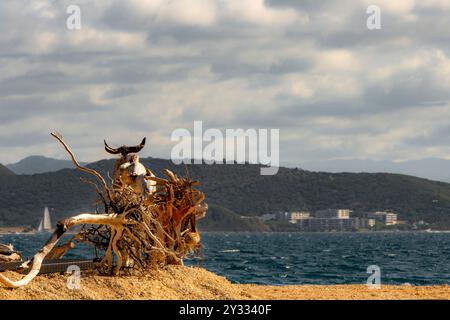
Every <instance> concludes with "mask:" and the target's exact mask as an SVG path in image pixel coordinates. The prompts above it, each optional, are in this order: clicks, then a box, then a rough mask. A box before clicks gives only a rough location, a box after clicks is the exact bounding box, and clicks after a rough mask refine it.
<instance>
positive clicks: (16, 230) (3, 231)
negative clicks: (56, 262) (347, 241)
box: [0, 227, 450, 235]
mask: <svg viewBox="0 0 450 320" xmlns="http://www.w3.org/2000/svg"><path fill="white" fill-rule="evenodd" d="M28 229H29V228H28V227H4V228H0V235H14V234H18V235H19V234H36V231H31V232H30V231H28ZM201 232H202V233H242V232H244V233H297V232H298V233H374V232H375V233H403V232H406V233H409V232H412V233H414V232H425V233H448V232H450V229H448V230H446V229H444V230H434V229H426V230H398V229H393V230H389V229H383V230H352V231H303V230H286V231H277V230H264V231H248V230H201Z"/></svg>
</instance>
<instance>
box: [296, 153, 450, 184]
mask: <svg viewBox="0 0 450 320" xmlns="http://www.w3.org/2000/svg"><path fill="white" fill-rule="evenodd" d="M288 166H289V167H296V166H297V165H294V164H292V165H288ZM297 167H299V168H302V169H304V170H308V171H321V172H332V173H337V172H354V173H361V172H367V173H382V172H384V173H398V174H406V175H411V176H415V177H419V178H424V179H430V180H436V181H443V182H450V160H447V159H441V158H423V159H419V160H407V161H399V162H394V161H390V160H373V159H348V160H340V159H337V160H319V161H306V162H301V163H300V164H299V165H298V166H297Z"/></svg>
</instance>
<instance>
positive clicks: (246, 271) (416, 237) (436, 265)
mask: <svg viewBox="0 0 450 320" xmlns="http://www.w3.org/2000/svg"><path fill="white" fill-rule="evenodd" d="M47 237H48V236H46V235H0V242H2V243H13V244H14V246H15V247H16V248H17V249H18V250H21V251H22V252H23V255H24V256H31V255H33V254H34V252H35V251H36V250H37V249H38V248H39V247H40V246H41V245H42V244H43V243H44V242H45V240H46V238H47ZM202 242H203V248H202V254H201V256H200V257H197V258H190V259H188V260H186V264H187V265H200V266H203V267H205V268H206V269H208V270H210V271H213V272H215V273H217V274H220V275H224V276H226V277H227V278H228V279H230V280H231V281H232V282H236V283H258V284H277V285H278V284H349V283H366V280H367V277H368V276H369V274H367V273H366V270H367V267H368V266H369V265H377V266H379V267H380V269H381V283H384V284H403V283H410V284H415V285H426V284H450V233H420V232H415V233H203V234H202ZM92 256H93V250H92V249H90V248H89V247H78V248H75V249H73V250H72V253H71V254H70V255H68V256H67V258H81V257H92Z"/></svg>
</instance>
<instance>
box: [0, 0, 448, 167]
mask: <svg viewBox="0 0 450 320" xmlns="http://www.w3.org/2000/svg"><path fill="white" fill-rule="evenodd" d="M70 2H71V1H69V0H67V1H48V2H47V3H48V5H49V6H48V9H49V10H52V12H53V13H54V14H55V16H54V17H53V18H48V17H47V18H45V17H42V16H41V15H40V12H39V11H33V10H31V9H29V8H28V7H26V6H27V3H29V2H27V1H18V2H17V3H16V2H14V3H13V2H10V1H3V2H1V3H0V29H1V30H2V33H1V34H0V61H1V62H2V63H1V65H0V72H1V74H2V80H1V82H0V110H1V113H0V148H5V149H8V150H11V148H12V147H13V146H18V148H19V147H24V148H29V150H35V149H31V147H30V144H29V141H32V140H33V139H32V138H33V137H35V139H34V143H35V146H36V147H38V146H41V145H45V144H46V143H48V141H47V140H46V139H47V137H46V135H47V133H48V131H49V130H50V129H52V128H42V127H41V128H39V127H38V124H34V123H33V119H38V118H48V119H51V120H49V123H50V124H47V123H46V124H45V125H54V126H57V127H59V128H60V129H61V130H62V131H64V132H67V134H69V135H70V136H71V138H72V139H74V140H76V141H79V142H78V145H77V149H78V150H79V152H80V154H81V156H82V158H83V159H85V160H95V159H89V157H92V156H91V155H90V153H89V152H91V151H92V148H93V147H94V146H96V145H97V140H98V141H100V142H101V139H102V138H103V137H111V138H112V139H115V140H117V141H120V140H121V139H122V138H123V139H124V138H125V137H127V138H130V139H131V138H133V137H134V136H141V135H142V134H147V135H152V136H154V137H155V139H160V138H161V137H166V138H168V137H169V136H170V132H171V130H173V129H175V128H177V127H178V126H179V125H184V126H189V125H190V124H192V121H194V120H204V121H205V125H207V126H208V127H217V128H226V127H228V128H233V127H242V128H249V127H255V128H280V130H281V139H282V142H281V148H282V150H281V153H282V156H283V158H284V159H285V160H286V159H290V160H293V161H296V159H300V158H302V159H305V158H310V159H314V158H317V159H326V158H333V157H341V156H345V154H349V153H351V154H354V155H355V156H357V157H365V156H366V153H365V152H366V150H365V149H364V148H362V147H361V140H359V139H362V138H361V137H364V136H372V137H373V136H378V135H381V134H382V133H383V127H377V126H376V125H374V124H375V122H376V121H380V120H379V119H389V118H390V117H391V116H392V114H394V113H399V112H401V113H404V114H405V115H414V113H415V112H417V111H418V110H423V108H430V110H431V108H433V107H435V106H441V109H443V110H445V109H446V108H447V109H449V110H447V111H448V115H449V116H450V108H449V107H448V105H449V101H450V97H449V95H450V93H449V92H448V88H447V87H446V86H447V84H448V82H446V81H444V80H445V79H444V80H443V79H441V78H440V77H439V76H438V75H437V74H436V73H437V72H438V71H437V69H436V65H434V64H433V62H432V61H431V60H432V59H431V60H430V61H431V62H427V63H425V64H424V65H422V66H420V67H418V68H416V69H415V70H406V71H394V72H393V73H392V74H391V75H389V76H386V77H385V79H383V80H382V81H381V82H379V83H374V82H373V80H371V77H370V76H368V74H369V73H370V72H371V70H372V68H377V67H385V68H394V67H396V64H397V63H398V61H404V60H407V59H409V58H410V57H412V56H417V55H420V54H421V53H422V52H423V53H424V54H430V55H433V54H436V52H439V53H440V54H441V53H442V55H443V56H444V59H447V60H445V61H448V58H449V56H450V50H449V48H450V46H449V45H448V43H449V40H450V20H449V19H448V12H442V11H440V10H437V9H436V8H433V7H427V8H424V7H420V6H417V8H416V9H414V10H413V12H412V13H413V14H415V15H416V16H417V20H415V21H414V20H411V21H405V20H402V19H399V17H398V16H395V15H391V14H389V13H387V12H383V13H382V23H383V26H382V30H379V31H369V30H367V28H366V27H365V24H366V18H367V15H366V13H365V7H364V5H363V3H362V2H355V1H351V0H345V1H337V0H326V1H312V0H305V1H296V0H277V1H275V0H266V1H265V5H266V9H268V10H272V9H277V10H278V9H294V10H296V11H297V12H299V13H302V14H307V15H308V17H309V22H308V23H306V24H304V23H297V22H295V23H292V24H291V25H287V26H276V25H275V24H276V23H275V22H274V25H271V24H270V23H265V24H262V23H261V24H258V23H254V24H252V23H244V22H242V21H240V20H239V19H233V18H232V17H231V18H230V16H229V15H228V16H226V17H225V16H224V15H223V14H222V13H223V12H221V11H220V10H219V12H217V15H218V18H217V21H216V22H215V23H213V24H211V25H209V26H186V25H183V24H181V23H177V22H176V21H171V22H167V21H165V22H161V21H157V20H156V19H155V18H154V17H153V16H151V15H148V16H145V15H144V13H140V12H136V9H134V8H132V6H131V3H130V2H123V1H115V0H114V1H105V2H93V1H89V0H86V1H81V2H80V5H81V8H82V17H83V18H82V19H83V23H84V24H83V25H84V26H85V28H86V29H82V30H80V31H79V32H80V33H78V34H77V33H70V32H69V31H68V30H67V29H66V28H65V18H66V16H67V15H66V13H65V8H66V7H67V5H68V4H71V3H70ZM35 3H37V2H35ZM42 3H44V2H42ZM23 8H28V9H29V10H28V11H27V10H24V9H23ZM86 30H89V31H91V32H93V34H94V40H92V41H88V42H87V43H89V45H86V43H84V42H83V41H81V42H80V44H77V43H76V42H71V41H67V37H68V36H73V35H85V34H83V32H87V31H86ZM43 32H51V33H52V34H53V35H54V36H55V39H56V44H55V46H54V47H52V48H49V49H48V48H47V49H48V50H43V51H41V52H38V51H37V50H36V48H35V46H36V39H37V37H38V36H39V35H40V34H42V33H43ZM77 32H78V31H77ZM105 32H108V33H109V34H110V33H114V32H129V33H137V32H139V33H143V34H144V35H145V37H146V38H145V41H146V43H144V45H145V47H140V46H137V47H136V48H134V47H133V48H123V47H119V46H117V47H114V43H113V44H112V45H111V46H107V48H105V47H104V43H102V42H101V41H99V43H97V42H96V41H95V36H98V37H99V39H102V36H103V33H105ZM81 38H82V37H81ZM44 49H46V48H44ZM334 49H345V50H347V51H349V52H350V53H352V54H354V55H355V56H356V57H360V58H361V64H362V65H361V66H360V68H359V69H358V68H355V70H352V71H348V72H346V71H345V70H342V69H340V70H334V69H332V68H330V69H329V70H327V69H326V68H320V66H321V63H322V61H320V59H318V57H319V56H320V55H321V54H322V53H324V52H329V51H330V50H334ZM251 57H254V58H253V59H252V58H251ZM16 66H17V67H16ZM340 74H344V75H345V76H348V77H352V79H353V80H354V82H355V83H358V85H360V87H361V93H356V94H354V95H343V96H345V98H343V97H342V96H340V95H339V94H337V93H333V92H332V90H330V92H328V91H327V90H323V89H321V90H322V91H321V92H317V91H314V90H313V91H314V92H313V93H312V96H311V98H301V97H297V96H294V95H292V94H291V93H290V91H289V88H288V87H289V86H290V83H289V80H287V78H289V77H290V76H295V77H296V78H298V79H301V80H305V82H308V81H311V82H312V87H313V89H314V84H315V83H314V81H316V80H315V79H318V80H317V81H319V80H320V79H322V78H326V77H328V76H330V77H333V78H336V79H339V78H340V77H339V75H340ZM442 74H444V76H445V73H444V72H442ZM442 74H441V75H440V76H441V77H442V76H443V75H442ZM447 80H448V79H447ZM336 81H338V80H336ZM277 88H281V89H277ZM284 89H285V90H284ZM349 89H351V88H349ZM344 90H345V89H344ZM349 91H350V90H349ZM240 94H242V95H245V96H239V95H240ZM214 98H216V99H217V100H218V102H219V103H221V104H220V107H218V106H215V105H214V104H213V103H211V102H210V101H209V99H214ZM227 98H233V99H229V101H228V100H227ZM207 108H209V109H208V110H209V111H211V110H212V109H213V108H217V110H216V111H214V112H209V113H207V114H205V112H204V110H206V109H207ZM439 117H442V113H441V114H440V115H439ZM323 118H330V119H334V120H335V121H337V122H338V121H346V123H347V125H346V126H339V125H336V124H333V122H332V121H330V122H329V124H328V125H326V124H322V125H320V124H319V123H320V121H319V120H321V119H323ZM417 122H420V119H417ZM11 124H14V125H16V126H17V128H18V129H17V130H18V131H20V128H24V127H26V128H28V129H29V130H28V131H27V132H26V133H22V134H17V135H15V136H14V138H11V132H5V131H2V130H5V129H3V128H5V127H8V128H10V127H11ZM408 125H410V124H406V123H398V126H399V127H401V128H404V129H405V130H406V129H408V128H409V127H408ZM9 130H10V129H9ZM430 132H431V133H430V134H429V135H427V136H420V135H418V136H417V137H412V138H410V139H403V140H399V141H396V143H398V145H399V146H403V147H404V148H405V151H404V153H409V154H411V156H414V155H415V154H417V153H418V151H420V149H421V148H424V147H427V146H435V145H437V146H441V145H442V146H443V145H445V139H446V138H447V137H448V128H447V129H446V128H445V127H444V128H441V127H439V128H434V127H432V128H430ZM303 134H306V136H307V137H308V138H307V139H306V140H301V139H300V138H298V139H295V137H296V136H298V137H300V136H302V135H303ZM88 136H89V137H91V140H95V142H93V141H89V140H90V138H88ZM327 137H333V138H335V139H337V140H338V141H339V143H336V145H334V146H333V147H330V146H328V147H323V146H320V145H319V144H318V143H316V142H315V141H314V140H315V139H319V140H320V139H325V140H326V139H327ZM396 139H401V138H396ZM161 144H163V143H162V142H161ZM169 149H170V146H163V145H160V144H159V141H156V143H155V147H154V148H152V151H151V152H152V155H155V154H158V155H162V154H165V155H166V156H168V152H167V150H169ZM27 150H28V149H27ZM17 152H18V154H19V151H17ZM153 152H154V153H153ZM20 154H23V150H22V151H20ZM395 156H396V154H395V153H392V152H390V151H389V150H387V151H386V157H395ZM0 162H4V160H3V159H2V158H0Z"/></svg>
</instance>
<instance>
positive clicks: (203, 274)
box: [0, 266, 450, 300]
mask: <svg viewBox="0 0 450 320" xmlns="http://www.w3.org/2000/svg"><path fill="white" fill-rule="evenodd" d="M6 274H7V275H8V276H10V277H13V278H16V277H18V275H17V274H16V273H13V272H7V273H6ZM67 279H68V275H61V274H54V275H41V276H38V277H36V278H35V279H34V280H33V281H32V282H31V283H30V284H29V285H28V286H27V287H22V288H19V289H14V290H13V289H7V288H5V287H3V286H1V285H0V300H3V299H33V300H35V299H120V300H124V299H164V300H167V299H181V300H187V299H199V300H203V299H268V300H272V299H289V300H293V299H302V300H309V299H351V300H355V299H450V286H448V285H439V286H391V285H385V286H382V287H381V288H380V289H369V288H367V286H366V285H333V286H321V285H292V286H262V285H241V284H232V283H230V282H229V281H228V280H227V279H225V278H224V277H220V276H218V275H216V274H213V273H211V272H209V271H207V270H205V269H202V268H197V267H175V266H171V267H167V268H166V269H164V270H155V271H153V272H151V273H150V274H148V275H146V276H144V277H137V276H126V277H105V276H98V275H84V276H82V278H81V283H80V289H74V290H69V289H68V288H67V285H66V284H67Z"/></svg>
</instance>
